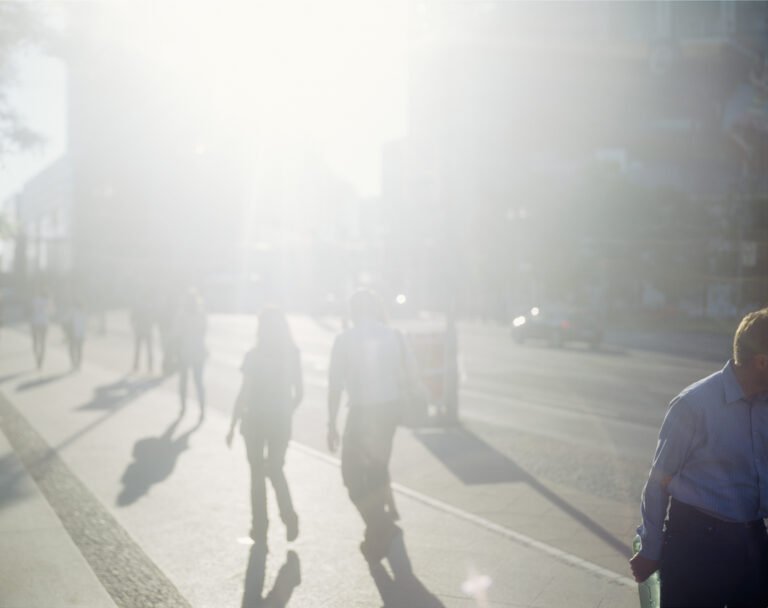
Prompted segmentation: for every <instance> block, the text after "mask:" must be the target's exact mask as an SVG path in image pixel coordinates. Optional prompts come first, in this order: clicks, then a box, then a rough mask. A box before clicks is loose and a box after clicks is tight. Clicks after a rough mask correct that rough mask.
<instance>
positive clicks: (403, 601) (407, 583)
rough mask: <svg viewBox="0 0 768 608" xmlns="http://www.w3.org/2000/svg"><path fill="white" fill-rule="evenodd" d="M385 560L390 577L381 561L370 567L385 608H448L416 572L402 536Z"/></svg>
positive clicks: (399, 536) (394, 542)
mask: <svg viewBox="0 0 768 608" xmlns="http://www.w3.org/2000/svg"><path fill="white" fill-rule="evenodd" d="M386 559H387V561H388V562H389V566H390V568H391V569H392V573H391V574H390V573H389V571H387V569H386V568H385V567H384V565H383V564H382V563H381V562H377V563H376V564H372V565H370V572H371V576H372V577H373V582H374V583H375V584H376V589H377V590H378V592H379V595H380V596H381V599H382V601H383V602H384V606H383V608H445V605H444V604H443V603H442V602H441V601H440V600H439V599H438V598H437V597H436V596H435V595H433V594H432V593H430V592H429V590H428V589H427V588H426V587H425V586H424V585H423V583H422V582H421V581H420V580H419V579H418V578H416V575H415V574H414V573H413V568H412V567H411V560H410V558H409V557H408V551H407V550H406V548H405V541H404V540H403V535H402V534H398V535H397V536H396V537H395V539H394V540H393V541H392V546H391V547H390V549H389V553H388V554H387V558H386Z"/></svg>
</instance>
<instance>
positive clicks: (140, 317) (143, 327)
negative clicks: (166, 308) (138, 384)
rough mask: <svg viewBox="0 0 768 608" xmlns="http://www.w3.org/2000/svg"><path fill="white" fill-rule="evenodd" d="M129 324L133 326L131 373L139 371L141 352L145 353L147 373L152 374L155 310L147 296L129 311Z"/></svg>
mask: <svg viewBox="0 0 768 608" xmlns="http://www.w3.org/2000/svg"><path fill="white" fill-rule="evenodd" d="M131 324H132V326H133V371H135V372H136V371H138V370H139V364H140V363H141V352H142V350H144V351H145V352H146V362H147V371H149V372H152V368H153V367H154V365H153V363H154V361H153V350H154V345H153V336H152V331H153V328H154V325H155V309H154V307H153V306H152V303H151V302H150V301H149V298H148V297H147V294H145V295H144V298H142V299H141V301H139V302H137V303H136V304H135V305H134V307H133V310H132V311H131Z"/></svg>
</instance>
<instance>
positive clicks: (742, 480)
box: [637, 361, 768, 560]
mask: <svg viewBox="0 0 768 608" xmlns="http://www.w3.org/2000/svg"><path fill="white" fill-rule="evenodd" d="M665 480H667V481H668V483H666V484H665V483H664V482H665ZM670 496H672V497H673V498H675V499H677V500H679V501H680V502H683V503H685V504H687V505H691V506H693V507H696V508H698V509H700V510H702V511H704V512H705V513H707V514H709V515H712V516H714V517H717V518H719V519H722V520H724V521H732V522H746V521H753V520H756V519H762V518H764V517H766V515H768V401H766V399H765V398H764V397H761V398H755V399H751V400H747V399H746V398H745V397H744V391H743V390H742V388H741V385H740V384H739V382H738V380H737V379H736V375H735V373H734V369H733V362H732V361H729V362H728V363H727V364H726V365H725V367H724V368H723V369H722V370H720V371H719V372H716V373H714V374H712V375H711V376H708V377H706V378H704V379H703V380H699V381H698V382H696V383H694V384H692V385H691V386H689V387H688V388H686V389H685V390H683V392H681V393H680V394H679V395H678V396H677V397H675V398H674V399H673V400H672V402H671V403H670V405H669V409H668V410H667V415H666V416H665V418H664V422H663V423H662V425H661V430H660V431H659V443H658V445H657V446H656V455H655V456H654V459H653V465H652V466H651V472H650V475H649V476H648V481H647V482H646V484H645V488H644V489H643V497H642V505H641V513H642V524H641V525H640V527H639V528H638V529H637V532H638V534H639V535H640V539H641V541H642V544H643V548H642V551H641V554H642V555H643V556H644V557H647V558H649V559H654V560H658V559H659V558H660V557H661V546H662V530H663V525H664V518H665V517H666V514H667V506H668V503H669V497H670Z"/></svg>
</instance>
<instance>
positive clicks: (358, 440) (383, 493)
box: [327, 291, 415, 564]
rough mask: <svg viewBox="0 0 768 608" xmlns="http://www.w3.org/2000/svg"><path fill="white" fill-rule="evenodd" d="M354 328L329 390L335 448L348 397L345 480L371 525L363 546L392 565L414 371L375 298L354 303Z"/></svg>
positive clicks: (359, 297) (337, 349)
mask: <svg viewBox="0 0 768 608" xmlns="http://www.w3.org/2000/svg"><path fill="white" fill-rule="evenodd" d="M349 307H350V317H351V319H352V328H351V329H348V330H346V331H344V332H342V333H341V334H340V335H339V336H338V337H337V338H336V341H335V342H334V345H333V351H332V353H331V364H330V372H329V386H328V437H327V440H328V448H329V449H330V450H331V451H335V450H336V449H337V447H338V445H339V440H340V438H339V432H338V430H337V426H336V425H337V423H336V418H337V416H338V411H339V407H340V405H341V397H342V393H343V392H344V391H346V393H347V395H348V406H349V413H348V414H347V420H346V425H345V427H344V439H343V443H342V450H341V474H342V478H343V480H344V485H345V486H346V487H347V490H348V491H349V497H350V499H351V500H352V503H353V504H354V505H355V507H357V510H358V511H359V512H360V515H361V516H362V518H363V521H364V522H365V525H366V528H365V538H364V540H363V542H362V543H361V545H360V550H361V551H362V553H363V556H364V557H365V558H366V560H367V561H368V562H369V563H370V564H375V563H377V562H379V561H381V559H382V558H384V557H385V556H386V555H387V554H388V552H389V549H390V545H391V544H392V541H393V540H394V539H395V538H396V537H397V536H398V535H399V534H401V533H402V531H401V530H400V528H399V527H398V526H397V525H395V523H394V522H395V521H396V520H397V519H398V514H397V510H396V509H395V507H394V501H393V500H392V489H391V486H390V478H389V460H390V456H391V454H392V442H393V440H394V435H395V430H396V429H397V424H398V422H399V418H400V411H401V407H400V406H401V404H402V403H403V400H404V399H406V398H407V396H406V395H405V394H404V393H405V390H406V387H407V386H408V385H409V381H410V378H409V376H411V375H412V374H414V373H415V372H414V371H413V366H412V365H411V364H410V362H411V361H412V358H411V357H410V353H409V351H408V350H407V348H406V346H405V340H404V339H403V337H402V335H401V334H400V333H399V332H398V331H397V330H394V329H392V328H390V327H388V326H387V325H386V323H385V322H384V318H383V317H384V315H383V310H382V306H381V304H380V302H379V300H378V298H377V297H376V295H375V294H373V293H372V292H369V291H359V292H357V293H355V294H354V295H353V296H352V298H351V299H350V302H349Z"/></svg>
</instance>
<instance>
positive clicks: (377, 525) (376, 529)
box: [341, 408, 399, 562]
mask: <svg viewBox="0 0 768 608" xmlns="http://www.w3.org/2000/svg"><path fill="white" fill-rule="evenodd" d="M380 422H381V420H380V416H379V415H378V414H377V412H376V410H374V409H372V408H360V409H357V410H356V409H354V408H352V409H350V412H349V415H348V417H347V426H346V428H345V431H344V442H343V444H342V455H341V458H342V462H341V466H342V475H343V477H344V483H345V485H346V487H347V490H348V491H349V496H350V498H351V500H352V502H353V504H354V505H355V507H357V510H358V511H359V512H360V515H361V517H362V518H363V521H364V522H365V525H366V528H365V539H364V541H363V543H362V544H361V546H360V548H361V550H362V552H363V554H364V555H365V557H366V559H367V560H368V561H369V562H375V561H378V560H380V559H381V558H382V557H384V556H385V555H386V553H387V550H388V548H389V544H390V542H391V540H392V538H394V536H395V535H396V534H397V533H398V532H399V528H398V527H397V526H395V524H394V522H393V521H392V517H391V516H390V515H389V514H388V512H387V505H388V502H389V477H388V473H387V466H386V465H387V463H388V461H389V459H388V457H389V454H390V452H391V438H392V432H390V430H389V429H381V428H378V425H379V424H380ZM387 437H388V438H389V442H387Z"/></svg>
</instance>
